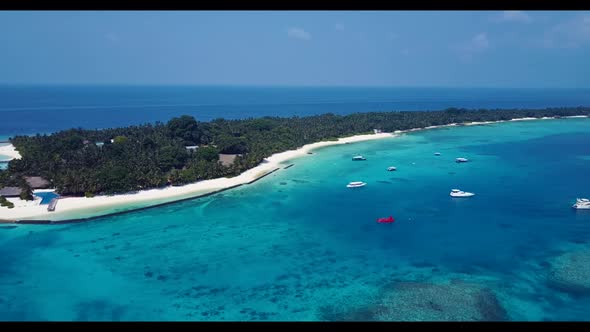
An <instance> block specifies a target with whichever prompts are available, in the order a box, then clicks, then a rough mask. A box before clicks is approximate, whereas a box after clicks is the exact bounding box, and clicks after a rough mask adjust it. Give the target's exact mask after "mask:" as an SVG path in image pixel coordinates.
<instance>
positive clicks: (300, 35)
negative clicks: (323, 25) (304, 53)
mask: <svg viewBox="0 0 590 332" xmlns="http://www.w3.org/2000/svg"><path fill="white" fill-rule="evenodd" d="M287 35H288V36H289V37H291V38H295V39H300V40H310V39H311V34H310V33H309V32H307V31H305V30H303V29H301V28H289V29H288V30H287Z"/></svg>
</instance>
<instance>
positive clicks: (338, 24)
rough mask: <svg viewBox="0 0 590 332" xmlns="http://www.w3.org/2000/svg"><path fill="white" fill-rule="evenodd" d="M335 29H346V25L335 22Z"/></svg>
mask: <svg viewBox="0 0 590 332" xmlns="http://www.w3.org/2000/svg"><path fill="white" fill-rule="evenodd" d="M334 30H336V31H344V25H342V24H340V23H337V24H334Z"/></svg>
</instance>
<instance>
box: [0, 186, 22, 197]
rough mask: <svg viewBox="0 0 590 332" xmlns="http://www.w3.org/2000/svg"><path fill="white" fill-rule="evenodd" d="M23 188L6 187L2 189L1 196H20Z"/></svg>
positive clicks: (0, 190)
mask: <svg viewBox="0 0 590 332" xmlns="http://www.w3.org/2000/svg"><path fill="white" fill-rule="evenodd" d="M21 192H22V189H21V188H19V187H4V188H2V189H0V196H3V197H19V196H20V194H21Z"/></svg>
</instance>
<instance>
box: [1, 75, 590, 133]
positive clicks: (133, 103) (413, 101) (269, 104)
mask: <svg viewBox="0 0 590 332" xmlns="http://www.w3.org/2000/svg"><path fill="white" fill-rule="evenodd" d="M589 105H590V89H493V88H479V89H478V88H474V89H468V88H352V87H350V88H347V87H341V88H330V87H322V88H318V87H307V88H306V87H200V86H0V119H1V121H0V137H2V136H10V135H14V134H35V133H50V132H54V131H57V130H61V129H68V128H72V127H83V128H91V129H94V128H106V127H119V126H127V125H137V124H143V123H147V122H155V121H168V120H169V119H170V118H171V117H173V116H178V115H183V114H190V115H193V116H194V117H195V118H197V119H198V120H200V121H209V120H212V119H215V118H220V117H223V118H226V119H238V118H247V117H261V116H293V115H297V116H305V115H313V114H322V113H329V112H331V113H335V114H349V113H354V112H373V111H375V112H380V111H415V110H441V109H445V108H449V107H464V108H473V109H478V108H544V107H562V106H574V107H575V106H589Z"/></svg>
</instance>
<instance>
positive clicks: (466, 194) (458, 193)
mask: <svg viewBox="0 0 590 332" xmlns="http://www.w3.org/2000/svg"><path fill="white" fill-rule="evenodd" d="M450 195H451V197H471V196H475V194H474V193H470V192H467V191H462V190H459V189H451V194H450Z"/></svg>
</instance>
